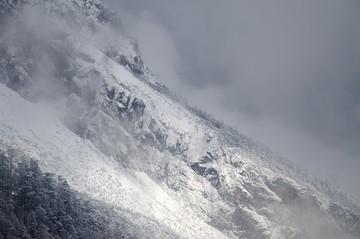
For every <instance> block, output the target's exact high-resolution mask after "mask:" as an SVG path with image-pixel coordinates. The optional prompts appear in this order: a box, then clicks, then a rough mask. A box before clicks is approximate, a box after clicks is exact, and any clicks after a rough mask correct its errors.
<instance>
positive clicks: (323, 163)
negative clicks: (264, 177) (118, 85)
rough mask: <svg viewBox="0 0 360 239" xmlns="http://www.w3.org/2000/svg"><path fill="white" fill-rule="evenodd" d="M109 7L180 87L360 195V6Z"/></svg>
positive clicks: (151, 2) (320, 0) (238, 2)
mask: <svg viewBox="0 0 360 239" xmlns="http://www.w3.org/2000/svg"><path fill="white" fill-rule="evenodd" d="M104 2H105V4H108V5H110V6H111V7H112V9H113V10H116V11H117V12H118V13H119V15H120V16H121V18H122V20H123V22H124V25H125V27H126V28H128V29H129V30H130V31H131V32H132V33H133V35H134V36H135V37H136V38H137V39H138V41H139V44H140V50H141V52H142V56H143V58H144V61H145V63H146V64H147V65H149V66H150V68H151V69H152V70H153V71H154V72H155V73H157V74H158V75H160V77H161V79H162V81H163V82H164V83H165V84H167V85H168V86H169V88H170V89H172V90H174V91H176V92H178V93H179V94H181V95H183V96H184V97H185V98H187V100H188V101H189V102H190V103H191V104H193V105H196V106H198V107H200V108H202V109H204V110H206V111H208V112H209V113H211V114H213V115H214V116H215V117H216V118H218V119H220V120H223V121H224V122H226V123H228V124H231V125H232V126H235V127H236V128H237V129H238V130H239V131H240V132H242V133H244V134H246V135H248V136H251V137H253V138H255V139H257V140H259V141H261V142H263V143H264V144H265V145H267V146H270V147H271V148H272V149H273V150H274V151H276V152H279V153H280V154H281V155H283V156H285V157H287V158H289V159H290V160H292V161H295V162H296V163H298V164H301V165H303V166H304V167H305V168H306V169H307V170H309V171H310V172H312V173H315V174H316V175H318V176H320V177H322V178H328V179H329V180H330V181H331V182H333V183H335V184H338V185H339V186H341V187H342V188H345V189H346V190H348V191H350V192H352V193H354V194H357V195H358V196H359V195H360V184H359V182H360V173H359V171H360V1H357V0H302V1H295V0H293V1H292V0H290V1H289V0H282V1H280V0H272V1H269V0H256V1H250V0H247V1H242V0H224V1H217V0H188V1H175V0H132V1H127V0H104Z"/></svg>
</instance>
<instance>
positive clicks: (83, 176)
mask: <svg viewBox="0 0 360 239" xmlns="http://www.w3.org/2000/svg"><path fill="white" fill-rule="evenodd" d="M4 3H5V4H3V5H2V6H1V7H2V12H3V13H2V15H1V20H2V21H4V22H6V24H4V25H3V26H2V27H1V39H0V52H1V55H0V82H2V84H0V116H1V118H0V124H1V127H0V132H1V140H0V143H1V145H2V147H9V146H11V147H14V148H16V149H19V150H22V151H23V152H24V153H26V154H28V155H29V156H31V157H32V158H35V159H38V160H39V163H40V166H41V168H42V169H44V170H46V171H50V172H54V173H57V174H60V175H63V176H65V177H66V178H67V179H68V182H69V184H70V185H71V186H72V187H74V188H75V189H76V190H78V191H79V192H82V193H86V194H88V195H89V197H91V198H93V199H94V200H100V201H102V202H104V203H106V204H107V205H108V206H109V207H111V208H113V209H114V210H115V211H116V212H118V213H119V214H121V215H125V217H126V219H127V220H129V222H131V223H132V224H134V225H137V228H141V230H143V233H142V237H144V238H146V237H148V238H175V237H181V238H237V237H240V238H359V237H360V219H359V215H360V210H359V202H358V201H357V200H356V199H353V198H348V197H346V196H344V195H343V194H341V193H340V192H337V191H336V190H334V189H333V188H331V187H330V186H329V185H327V184H326V183H324V182H323V181H321V180H318V179H315V178H313V177H310V176H309V175H307V174H306V173H305V172H303V171H302V170H300V169H298V168H296V167H294V166H292V165H291V164H289V163H287V162H285V161H283V160H282V159H281V158H279V157H278V156H277V155H275V154H273V153H272V152H271V151H270V150H268V149H266V148H264V147H262V146H261V145H259V144H258V143H256V142H255V141H253V140H251V139H250V138H248V137H245V136H243V135H241V134H239V133H237V132H236V131H234V130H233V129H231V128H229V127H227V126H224V125H223V124H221V123H220V122H217V121H215V120H214V119H212V118H211V117H209V116H208V115H206V114H204V113H202V112H199V111H198V110H195V109H193V108H191V107H189V106H188V105H187V104H186V103H183V102H182V101H180V100H178V99H177V97H175V96H173V95H172V93H171V92H170V91H169V90H168V89H167V88H166V87H165V86H164V85H163V84H161V83H159V81H158V80H157V79H156V77H155V76H153V75H152V74H151V72H150V71H149V69H148V68H147V67H146V66H144V64H143V62H142V60H141V56H140V53H139V50H138V47H137V44H136V41H135V40H134V39H132V38H131V36H130V35H129V34H128V33H127V32H126V31H125V30H124V29H123V27H122V26H121V23H120V21H119V19H118V18H117V17H116V16H115V15H114V14H112V13H110V12H109V11H108V10H106V8H104V7H103V6H102V4H101V3H100V1H96V0H92V1H90V0H88V1H86V0H84V1H80V0H64V1H57V0H52V1H35V2H32V1H29V2H27V1H5V2H4Z"/></svg>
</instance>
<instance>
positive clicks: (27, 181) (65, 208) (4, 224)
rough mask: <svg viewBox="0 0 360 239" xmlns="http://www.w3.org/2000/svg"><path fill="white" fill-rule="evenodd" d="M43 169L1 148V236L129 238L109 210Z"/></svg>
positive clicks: (48, 238)
mask: <svg viewBox="0 0 360 239" xmlns="http://www.w3.org/2000/svg"><path fill="white" fill-rule="evenodd" d="M94 205H95V204H93V203H90V202H89V201H87V200H83V199H81V198H80V197H79V194H77V193H76V192H74V191H73V190H71V188H70V187H69V184H68V183H67V182H66V179H64V178H63V177H61V176H55V175H54V174H51V173H42V171H41V170H40V168H39V165H38V163H37V162H36V161H35V160H32V159H22V160H15V157H14V155H13V153H12V152H9V153H4V152H2V151H0V239H3V238H4V239H17V238H36V239H43V238H44V239H59V238H67V239H70V238H76V239H80V238H84V239H85V238H86V239H88V238H94V239H101V238H104V239H105V238H106V239H111V238H129V237H130V236H125V234H124V233H123V232H122V229H121V228H122V226H121V225H119V222H114V221H113V220H111V215H110V214H109V212H108V211H106V210H102V209H101V208H100V207H97V206H94Z"/></svg>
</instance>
